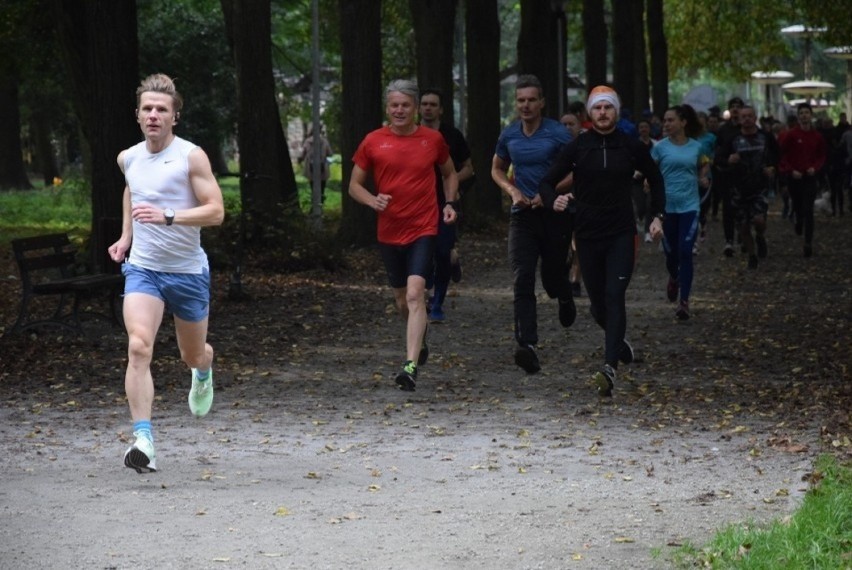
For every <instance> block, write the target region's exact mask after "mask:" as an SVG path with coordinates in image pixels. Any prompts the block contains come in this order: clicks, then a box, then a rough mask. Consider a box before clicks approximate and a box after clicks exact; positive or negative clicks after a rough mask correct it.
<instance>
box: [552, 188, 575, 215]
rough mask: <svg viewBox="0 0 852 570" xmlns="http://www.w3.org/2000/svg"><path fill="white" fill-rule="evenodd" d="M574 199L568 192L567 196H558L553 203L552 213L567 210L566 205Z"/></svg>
mask: <svg viewBox="0 0 852 570" xmlns="http://www.w3.org/2000/svg"><path fill="white" fill-rule="evenodd" d="M573 199H574V194H572V193H571V192H569V193H568V194H560V195H559V196H557V197H556V199H555V200H554V201H553V211H554V212H564V211H565V210H567V209H568V204H570V203H571V200H573Z"/></svg>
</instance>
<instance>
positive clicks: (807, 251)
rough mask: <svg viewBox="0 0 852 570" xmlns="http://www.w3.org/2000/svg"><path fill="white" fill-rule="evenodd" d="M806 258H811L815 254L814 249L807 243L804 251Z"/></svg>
mask: <svg viewBox="0 0 852 570" xmlns="http://www.w3.org/2000/svg"><path fill="white" fill-rule="evenodd" d="M802 251H803V253H804V256H805V257H811V256H812V255H813V254H814V248H813V247H812V246H811V244H809V243H806V244H805V247H804V248H803V249H802Z"/></svg>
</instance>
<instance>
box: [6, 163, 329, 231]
mask: <svg viewBox="0 0 852 570" xmlns="http://www.w3.org/2000/svg"><path fill="white" fill-rule="evenodd" d="M296 184H297V186H298V188H299V205H300V207H301V209H302V211H303V212H305V214H308V213H310V211H311V188H310V187H309V185H308V181H307V179H305V178H304V177H303V176H301V175H299V174H297V175H296ZM219 186H220V187H221V188H222V195H223V198H224V200H225V210H226V211H227V212H228V213H229V214H232V215H233V214H236V213H239V211H240V181H239V178H234V177H225V178H221V179H220V180H219ZM340 187H341V182H340V179H339V177H338V178H337V179H336V180H335V177H332V180H330V181H329V182H328V187H327V188H326V201H325V204H324V206H323V215H324V216H328V217H339V215H340V209H341V201H342V194H341V192H340ZM91 220H92V206H91V197H90V192H89V187H88V184H86V183H85V182H83V181H81V180H79V179H68V180H64V181H62V182H61V183H60V184H57V185H54V186H50V187H45V188H38V189H35V190H10V191H4V192H0V243H9V242H10V241H11V240H12V239H14V238H18V237H27V236H33V235H38V234H43V233H50V232H69V233H71V234H88V232H89V230H90V228H91Z"/></svg>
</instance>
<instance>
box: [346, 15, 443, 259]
mask: <svg viewBox="0 0 852 570" xmlns="http://www.w3.org/2000/svg"><path fill="white" fill-rule="evenodd" d="M339 6H340V21H341V22H342V23H343V24H342V25H341V26H340V45H341V64H342V77H343V93H342V97H341V105H342V107H343V109H345V110H346V112H345V113H343V114H342V115H343V121H342V124H341V126H340V147H341V149H340V152H341V156H342V158H343V184H342V186H343V188H342V190H343V200H342V207H343V212H342V215H341V221H340V233H339V237H340V239H341V240H342V241H343V243H352V244H355V245H369V244H372V243H375V242H376V214H375V212H374V211H373V210H372V209H370V208H367V207H366V206H362V205H361V204H358V203H357V202H355V201H354V200H352V199H350V198H349V196H348V194H347V189H348V188H349V178H350V176H351V174H352V157H353V155H354V154H355V150H356V149H357V148H358V144H360V142H361V140H362V139H363V138H364V137H365V136H366V135H367V133H369V132H370V131H372V130H374V129H377V128H378V127H379V126H381V124H382V116H383V112H382V109H383V108H384V104H383V97H382V44H381V7H382V6H381V2H379V1H378V0H340V4H339ZM450 25H452V23H450Z"/></svg>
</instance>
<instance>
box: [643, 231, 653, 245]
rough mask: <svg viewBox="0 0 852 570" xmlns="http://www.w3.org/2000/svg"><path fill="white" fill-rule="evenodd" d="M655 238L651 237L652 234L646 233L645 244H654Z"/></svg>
mask: <svg viewBox="0 0 852 570" xmlns="http://www.w3.org/2000/svg"><path fill="white" fill-rule="evenodd" d="M653 241H654V238H652V237H651V232H645V243H653Z"/></svg>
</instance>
